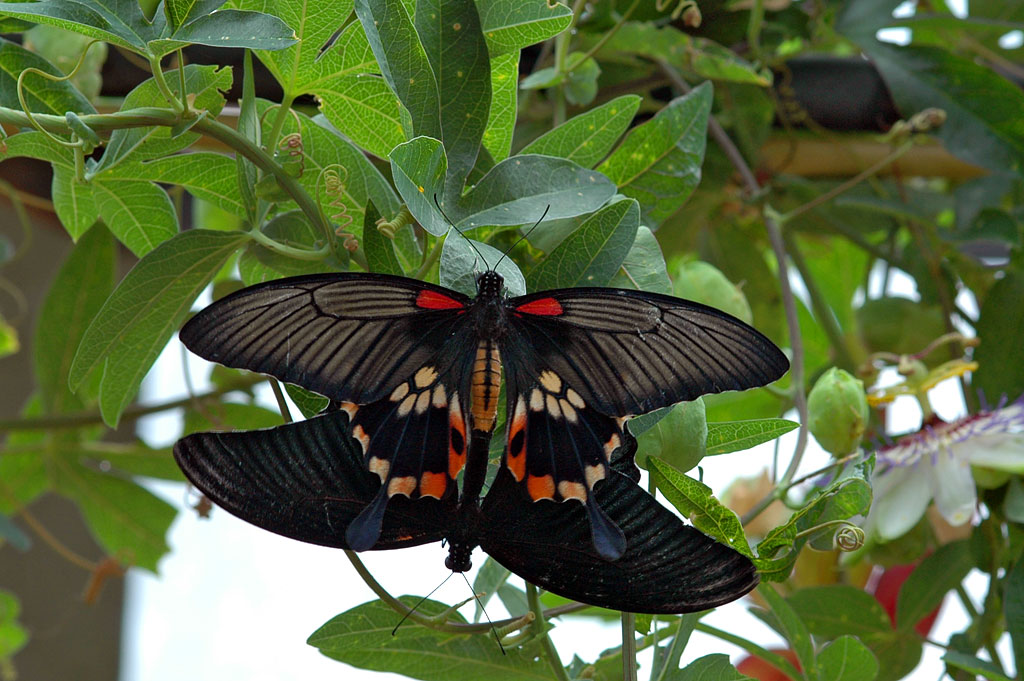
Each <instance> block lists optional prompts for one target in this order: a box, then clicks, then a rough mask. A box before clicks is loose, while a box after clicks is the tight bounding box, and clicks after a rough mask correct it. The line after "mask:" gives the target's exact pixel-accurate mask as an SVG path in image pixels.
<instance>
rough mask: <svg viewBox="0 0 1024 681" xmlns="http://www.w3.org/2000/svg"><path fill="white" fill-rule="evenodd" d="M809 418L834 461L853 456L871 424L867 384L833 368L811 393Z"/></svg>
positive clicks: (808, 398) (813, 428)
mask: <svg viewBox="0 0 1024 681" xmlns="http://www.w3.org/2000/svg"><path fill="white" fill-rule="evenodd" d="M807 414H808V427H809V428H810V430H811V434H812V435H814V439H816V440H817V441H818V444H820V445H821V447H822V449H824V450H825V451H827V452H829V453H830V454H832V455H833V456H835V457H841V456H846V455H847V454H850V453H852V452H853V451H855V450H856V449H857V447H858V446H859V445H860V440H861V437H862V436H863V435H864V428H865V427H866V426H867V423H868V401H867V397H866V396H865V395H864V383H863V382H862V381H860V380H859V379H856V378H854V377H853V376H851V375H850V374H848V373H847V372H845V371H843V370H842V369H838V368H836V367H832V368H831V369H829V370H828V371H826V372H825V373H824V374H822V376H821V378H819V379H818V382H817V383H815V384H814V387H813V388H812V389H811V393H810V395H808V397H807Z"/></svg>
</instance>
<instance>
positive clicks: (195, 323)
mask: <svg viewBox="0 0 1024 681" xmlns="http://www.w3.org/2000/svg"><path fill="white" fill-rule="evenodd" d="M470 303H471V300H470V299H469V298H467V297H466V296H464V295H462V294H461V293H458V292H456V291H450V290H448V289H445V288H442V287H440V286H434V285H431V284H426V283H423V282H420V281H416V280H414V279H406V278H404V277H393V276H388V275H377V274H352V273H345V274H321V275H309V276H303V277H291V278H288V279H279V280H276V281H270V282H266V283H264V284H257V285H255V286H250V287H247V288H245V289H242V290H241V291H238V292H236V293H233V294H231V295H229V296H227V297H225V298H222V299H221V300H218V301H217V302H216V303H214V304H213V305H211V306H210V307H208V308H206V309H205V310H203V311H201V312H199V313H198V314H196V315H195V317H193V318H192V319H191V320H189V322H188V323H187V324H185V326H184V327H183V328H182V330H181V334H180V337H181V340H182V342H183V343H184V344H185V345H186V346H187V347H188V348H189V349H190V350H192V351H193V352H195V353H196V354H197V355H200V356H201V357H205V358H206V359H209V360H211V361H214V362H219V363H220V364H224V365H225V366H229V367H232V368H236V369H248V370H249V371H256V372H259V373H263V374H268V375H270V376H274V377H275V378H278V379H280V380H282V381H286V382H288V383H294V384H296V385H300V386H302V387H304V388H306V389H308V390H312V391H314V392H318V393H320V394H322V395H326V396H328V397H330V398H332V399H335V400H343V401H350V402H353V403H357V404H366V403H369V402H373V401H376V400H379V399H381V398H384V397H387V396H388V395H390V394H391V393H392V391H393V390H395V388H396V387H397V386H398V385H400V384H402V383H404V382H406V381H408V380H409V379H410V378H411V377H412V376H413V375H414V374H415V373H416V372H417V371H418V370H419V369H421V368H422V367H423V366H424V365H426V364H428V363H431V362H434V363H436V362H437V357H438V353H439V352H441V351H442V348H443V347H444V345H445V344H446V343H447V342H448V340H449V339H451V338H452V337H453V336H465V335H466V334H467V333H469V332H470V331H469V329H467V328H465V326H466V319H467V317H468V315H466V314H465V313H466V311H467V308H468V306H469V304H470ZM447 356H449V357H450V356H451V355H447ZM435 368H437V369H438V370H439V371H442V372H443V370H444V367H435Z"/></svg>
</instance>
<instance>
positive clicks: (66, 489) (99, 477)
mask: <svg viewBox="0 0 1024 681" xmlns="http://www.w3.org/2000/svg"><path fill="white" fill-rule="evenodd" d="M54 484H55V488H56V490H57V491H58V492H60V493H61V494H64V495H65V496H67V497H70V498H71V499H73V500H74V501H75V503H76V504H78V508H79V509H81V511H82V514H83V515H84V516H85V522H86V524H88V526H89V529H90V530H91V531H92V533H93V535H94V536H95V537H96V540H97V541H98V542H99V543H100V545H101V546H103V548H104V549H105V550H106V551H107V552H108V553H109V554H110V555H111V556H113V557H115V558H117V560H118V561H119V562H121V563H125V564H128V565H137V566H138V567H141V568H145V569H147V570H150V571H151V572H156V565H157V562H158V561H159V560H160V558H161V557H162V556H163V555H164V554H165V553H167V552H168V551H169V548H168V546H167V542H166V540H165V539H164V537H165V536H166V534H167V530H168V529H169V528H170V526H171V522H172V521H173V520H174V516H175V514H176V511H175V509H174V507H173V506H171V505H170V504H168V503H167V502H166V501H164V500H162V499H160V498H159V497H156V496H154V495H153V494H152V493H150V492H148V491H147V490H145V489H143V488H142V487H140V486H139V485H137V484H135V483H134V482H131V481H130V480H125V479H123V478H119V477H116V476H114V475H107V474H103V473H99V472H97V471H94V470H92V469H91V468H86V467H85V466H82V465H81V464H78V463H77V462H75V461H72V460H68V459H63V460H62V461H61V463H60V464H59V465H58V467H57V470H56V473H55V480H54Z"/></svg>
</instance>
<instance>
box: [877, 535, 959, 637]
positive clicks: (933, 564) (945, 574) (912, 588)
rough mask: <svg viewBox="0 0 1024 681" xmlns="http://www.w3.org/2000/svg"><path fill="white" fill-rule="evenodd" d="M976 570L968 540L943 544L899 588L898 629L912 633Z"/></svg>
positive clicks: (897, 606)
mask: <svg viewBox="0 0 1024 681" xmlns="http://www.w3.org/2000/svg"><path fill="white" fill-rule="evenodd" d="M973 567H974V559H973V557H972V556H971V550H970V548H969V542H968V541H967V540H966V539H963V540H960V541H955V542H950V543H949V544H944V545H942V546H940V547H939V548H937V549H936V550H935V553H933V554H931V555H930V556H928V557H927V558H925V559H924V560H923V561H921V564H920V565H918V566H917V569H915V570H914V571H913V572H911V573H910V576H909V577H907V581H906V582H904V583H903V586H902V587H901V588H900V594H899V599H898V600H897V602H896V627H897V628H899V629H903V630H904V631H910V630H912V629H913V628H914V625H915V624H917V623H918V621H920V620H921V618H923V617H924V616H926V615H927V614H928V613H930V612H931V611H932V610H934V609H935V608H937V607H938V606H939V605H940V604H941V603H942V599H943V598H945V596H946V594H947V593H948V592H949V591H952V590H953V589H955V588H956V587H957V586H958V585H959V584H960V582H962V581H963V579H964V578H965V577H966V576H967V573H968V572H970V571H971V569H972V568H973Z"/></svg>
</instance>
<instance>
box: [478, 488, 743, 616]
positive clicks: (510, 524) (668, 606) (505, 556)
mask: <svg viewBox="0 0 1024 681" xmlns="http://www.w3.org/2000/svg"><path fill="white" fill-rule="evenodd" d="M595 492H596V497H597V502H598V504H599V505H600V507H601V508H602V509H604V511H605V513H607V515H608V517H609V518H610V520H611V521H612V522H614V523H615V524H616V525H618V526H619V528H621V529H622V531H623V533H624V535H625V539H626V550H625V552H624V553H623V554H622V555H621V556H620V557H619V558H618V559H617V560H611V561H610V560H607V559H606V558H603V557H602V556H601V555H599V554H598V553H597V551H596V550H595V548H594V547H593V545H592V542H591V541H590V536H589V535H590V525H589V523H588V520H587V517H586V515H587V514H586V511H585V509H584V507H583V506H580V505H578V504H554V503H551V502H548V501H539V502H532V503H531V502H530V501H529V498H528V497H526V495H525V493H524V491H523V490H522V488H521V486H519V485H517V484H516V483H515V480H514V478H513V477H512V475H511V474H510V473H509V472H508V471H507V470H505V469H502V470H500V471H499V473H498V476H497V478H496V479H495V481H494V484H493V485H492V486H491V491H490V493H489V494H488V495H487V498H486V499H484V503H483V508H482V514H483V518H484V521H483V522H484V526H483V528H482V530H481V536H480V546H481V548H483V549H484V550H485V551H486V552H487V553H489V554H490V555H491V556H492V557H493V558H494V559H495V560H497V561H498V562H499V563H501V564H502V565H504V566H505V567H506V568H508V569H509V570H511V571H512V572H514V573H515V574H517V575H519V576H521V577H522V578H524V579H526V580H527V581H529V582H532V583H533V584H537V585H538V586H541V587H543V588H545V589H547V590H549V591H552V592H553V593H556V594H558V595H560V596H565V597H566V598H572V599H575V600H578V601H581V602H584V603H592V604H595V605H601V606H604V607H607V608H613V609H616V610H624V611H628V612H642V613H683V612H696V611H699V610H706V609H708V608H712V607H715V606H718V605H722V604H723V603H728V602H729V601H733V600H735V599H737V598H739V597H740V596H742V595H743V594H745V593H747V592H749V591H750V590H751V589H753V588H754V587H755V586H756V585H757V583H758V577H757V571H756V570H755V568H754V565H753V563H751V561H750V560H749V559H747V558H746V557H745V556H743V555H741V554H739V553H737V552H736V551H734V550H732V549H730V548H728V547H727V546H724V545H722V544H719V543H718V542H716V541H714V540H713V539H710V538H709V537H707V536H705V535H704V534H702V533H701V532H700V531H698V530H696V529H694V528H693V527H690V526H688V525H686V524H684V523H683V521H682V520H680V519H679V518H678V517H677V516H675V515H674V514H672V513H671V512H670V511H668V510H667V509H666V508H664V507H663V506H661V505H660V504H659V503H658V502H656V501H655V500H654V498H653V497H651V496H650V495H649V494H647V493H646V492H644V491H643V490H642V489H641V488H640V487H639V486H638V485H637V484H636V483H635V482H633V481H632V480H630V479H629V478H627V477H626V476H624V475H623V474H622V473H619V472H618V471H617V470H614V469H612V470H610V471H609V475H608V477H607V479H606V480H604V481H603V482H601V483H599V484H598V485H597V486H596V488H595Z"/></svg>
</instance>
